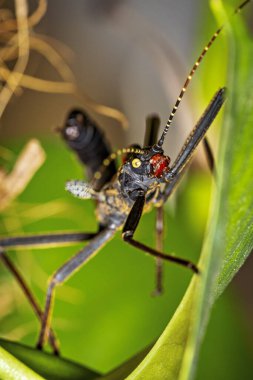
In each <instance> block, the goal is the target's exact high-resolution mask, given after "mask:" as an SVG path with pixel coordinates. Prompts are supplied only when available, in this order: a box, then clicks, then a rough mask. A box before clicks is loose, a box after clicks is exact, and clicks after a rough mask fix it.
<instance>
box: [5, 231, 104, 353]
mask: <svg viewBox="0 0 253 380" xmlns="http://www.w3.org/2000/svg"><path fill="white" fill-rule="evenodd" d="M96 235H97V233H83V232H77V233H75V232H71V233H54V234H43V235H32V236H13V237H7V238H2V239H0V259H1V260H2V262H3V264H4V265H5V266H6V267H7V269H8V270H9V271H10V272H11V273H12V275H13V276H14V278H15V279H16V281H17V283H18V284H19V286H20V288H21V289H22V291H23V293H24V294H25V296H26V298H27V300H28V302H29V303H30V305H31V306H32V308H33V310H34V312H35V314H36V315H37V316H38V317H39V319H40V320H42V315H43V312H42V310H41V308H40V306H39V304H38V302H37V300H36V298H35V297H34V295H33V293H32V292H31V290H30V289H29V287H28V285H27V284H26V282H25V280H24V278H23V276H22V275H21V273H20V272H19V271H18V270H17V268H16V267H15V266H14V264H13V263H12V261H11V260H10V259H9V258H8V256H7V255H6V254H5V252H4V248H5V249H10V248H18V247H23V248H24V247H38V248H46V247H48V245H52V244H53V245H62V244H66V243H77V242H81V241H85V240H90V239H91V238H92V237H94V236H96ZM49 342H50V344H51V346H52V349H53V351H54V353H55V354H59V345H58V342H57V340H56V336H55V334H54V332H53V331H52V330H51V329H50V331H49Z"/></svg>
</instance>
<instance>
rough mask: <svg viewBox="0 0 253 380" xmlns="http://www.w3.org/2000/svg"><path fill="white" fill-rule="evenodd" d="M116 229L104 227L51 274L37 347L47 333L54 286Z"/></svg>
mask: <svg viewBox="0 0 253 380" xmlns="http://www.w3.org/2000/svg"><path fill="white" fill-rule="evenodd" d="M115 232H116V229H115V228H110V227H106V228H105V229H104V230H101V231H100V232H99V233H98V234H97V236H95V237H94V238H93V239H92V240H91V241H90V242H89V243H88V245H86V247H85V248H83V249H81V250H80V251H79V252H78V253H77V254H76V255H75V256H73V257H71V258H70V259H69V260H68V261H67V262H66V263H65V264H63V265H62V266H61V267H60V268H59V269H58V270H57V271H56V272H55V273H54V274H53V276H52V278H51V280H50V282H49V286H48V289H47V295H46V303H45V309H44V313H43V318H42V323H41V330H40V335H39V339H38V343H37V348H38V349H42V348H43V345H44V343H45V342H46V340H47V338H48V334H49V329H50V324H51V315H52V310H53V296H54V293H55V288H56V287H57V286H58V285H60V284H63V283H64V282H65V281H67V280H68V279H69V277H70V276H72V275H73V274H74V273H75V272H76V271H77V270H79V269H80V268H81V267H82V266H83V265H84V264H85V263H87V262H88V260H90V259H91V258H92V257H93V256H95V254H96V253H97V252H98V251H99V250H100V249H101V247H102V246H103V245H104V244H105V243H107V242H108V240H110V239H111V238H112V237H113V235H114V234H115Z"/></svg>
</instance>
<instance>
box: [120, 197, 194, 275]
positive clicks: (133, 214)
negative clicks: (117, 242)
mask: <svg viewBox="0 0 253 380" xmlns="http://www.w3.org/2000/svg"><path fill="white" fill-rule="evenodd" d="M144 204H145V194H144V193H143V191H142V190H140V191H139V195H138V196H137V199H136V201H135V203H134V205H133V207H132V209H131V211H130V213H129V215H128V218H127V220H126V223H125V225H124V228H123V233H122V237H123V239H124V241H126V242H127V243H129V244H131V245H133V246H134V247H136V248H138V249H140V250H142V251H144V252H147V253H149V254H150V255H152V256H155V257H159V258H161V259H163V260H167V261H171V262H174V263H176V264H179V265H182V266H185V267H187V268H189V269H191V270H192V271H193V272H194V273H199V270H198V268H197V266H196V265H195V264H193V263H192V262H191V261H189V260H185V259H181V258H180V257H175V256H172V255H167V254H165V253H162V252H159V251H157V250H156V249H153V248H151V247H148V246H147V245H145V244H143V243H140V242H139V241H137V240H135V239H133V236H134V233H135V230H136V228H137V226H138V224H139V221H140V218H141V215H142V211H143V207H144Z"/></svg>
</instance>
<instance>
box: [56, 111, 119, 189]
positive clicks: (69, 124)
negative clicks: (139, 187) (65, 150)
mask: <svg viewBox="0 0 253 380" xmlns="http://www.w3.org/2000/svg"><path fill="white" fill-rule="evenodd" d="M60 132H61V135H62V137H63V139H64V140H65V141H66V142H67V145H68V146H69V147H70V148H71V149H72V150H73V151H74V152H75V153H76V154H77V156H78V158H79V159H80V161H81V162H82V163H83V164H84V165H85V167H86V171H87V175H88V179H89V180H91V179H92V178H93V176H94V174H95V173H96V172H97V171H98V170H99V168H100V167H101V165H102V163H103V161H104V160H106V159H107V158H108V156H109V155H110V154H111V148H110V145H109V144H108V142H107V141H106V139H105V137H104V134H103V133H102V131H101V130H100V128H98V126H97V124H96V123H95V122H94V120H92V119H91V118H90V117H89V116H88V115H87V114H86V113H84V112H83V111H81V110H73V111H71V112H70V113H69V115H68V117H67V120H66V123H65V126H64V127H63V128H61V129H60ZM116 172H117V169H116V165H115V162H114V160H112V161H110V163H109V165H108V166H106V168H105V170H104V171H103V175H102V176H101V177H100V178H99V180H98V181H96V189H97V190H99V189H101V188H102V187H103V185H104V184H105V183H107V182H109V181H110V180H111V178H112V177H113V176H114V175H115V174H116Z"/></svg>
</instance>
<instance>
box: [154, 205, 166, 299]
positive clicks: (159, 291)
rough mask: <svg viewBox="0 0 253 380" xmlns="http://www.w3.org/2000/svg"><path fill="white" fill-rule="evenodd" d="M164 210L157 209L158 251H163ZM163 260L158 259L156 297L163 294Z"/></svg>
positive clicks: (161, 207)
mask: <svg viewBox="0 0 253 380" xmlns="http://www.w3.org/2000/svg"><path fill="white" fill-rule="evenodd" d="M163 211H164V209H163V206H160V207H158V208H157V209H156V250H157V251H160V252H162V251H163V238H164V236H163V235H164V233H163V232H164V212H163ZM163 272H164V267H163V260H162V259H161V258H160V257H157V258H156V285H155V290H154V292H153V295H154V296H159V295H160V294H162V292H163Z"/></svg>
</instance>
